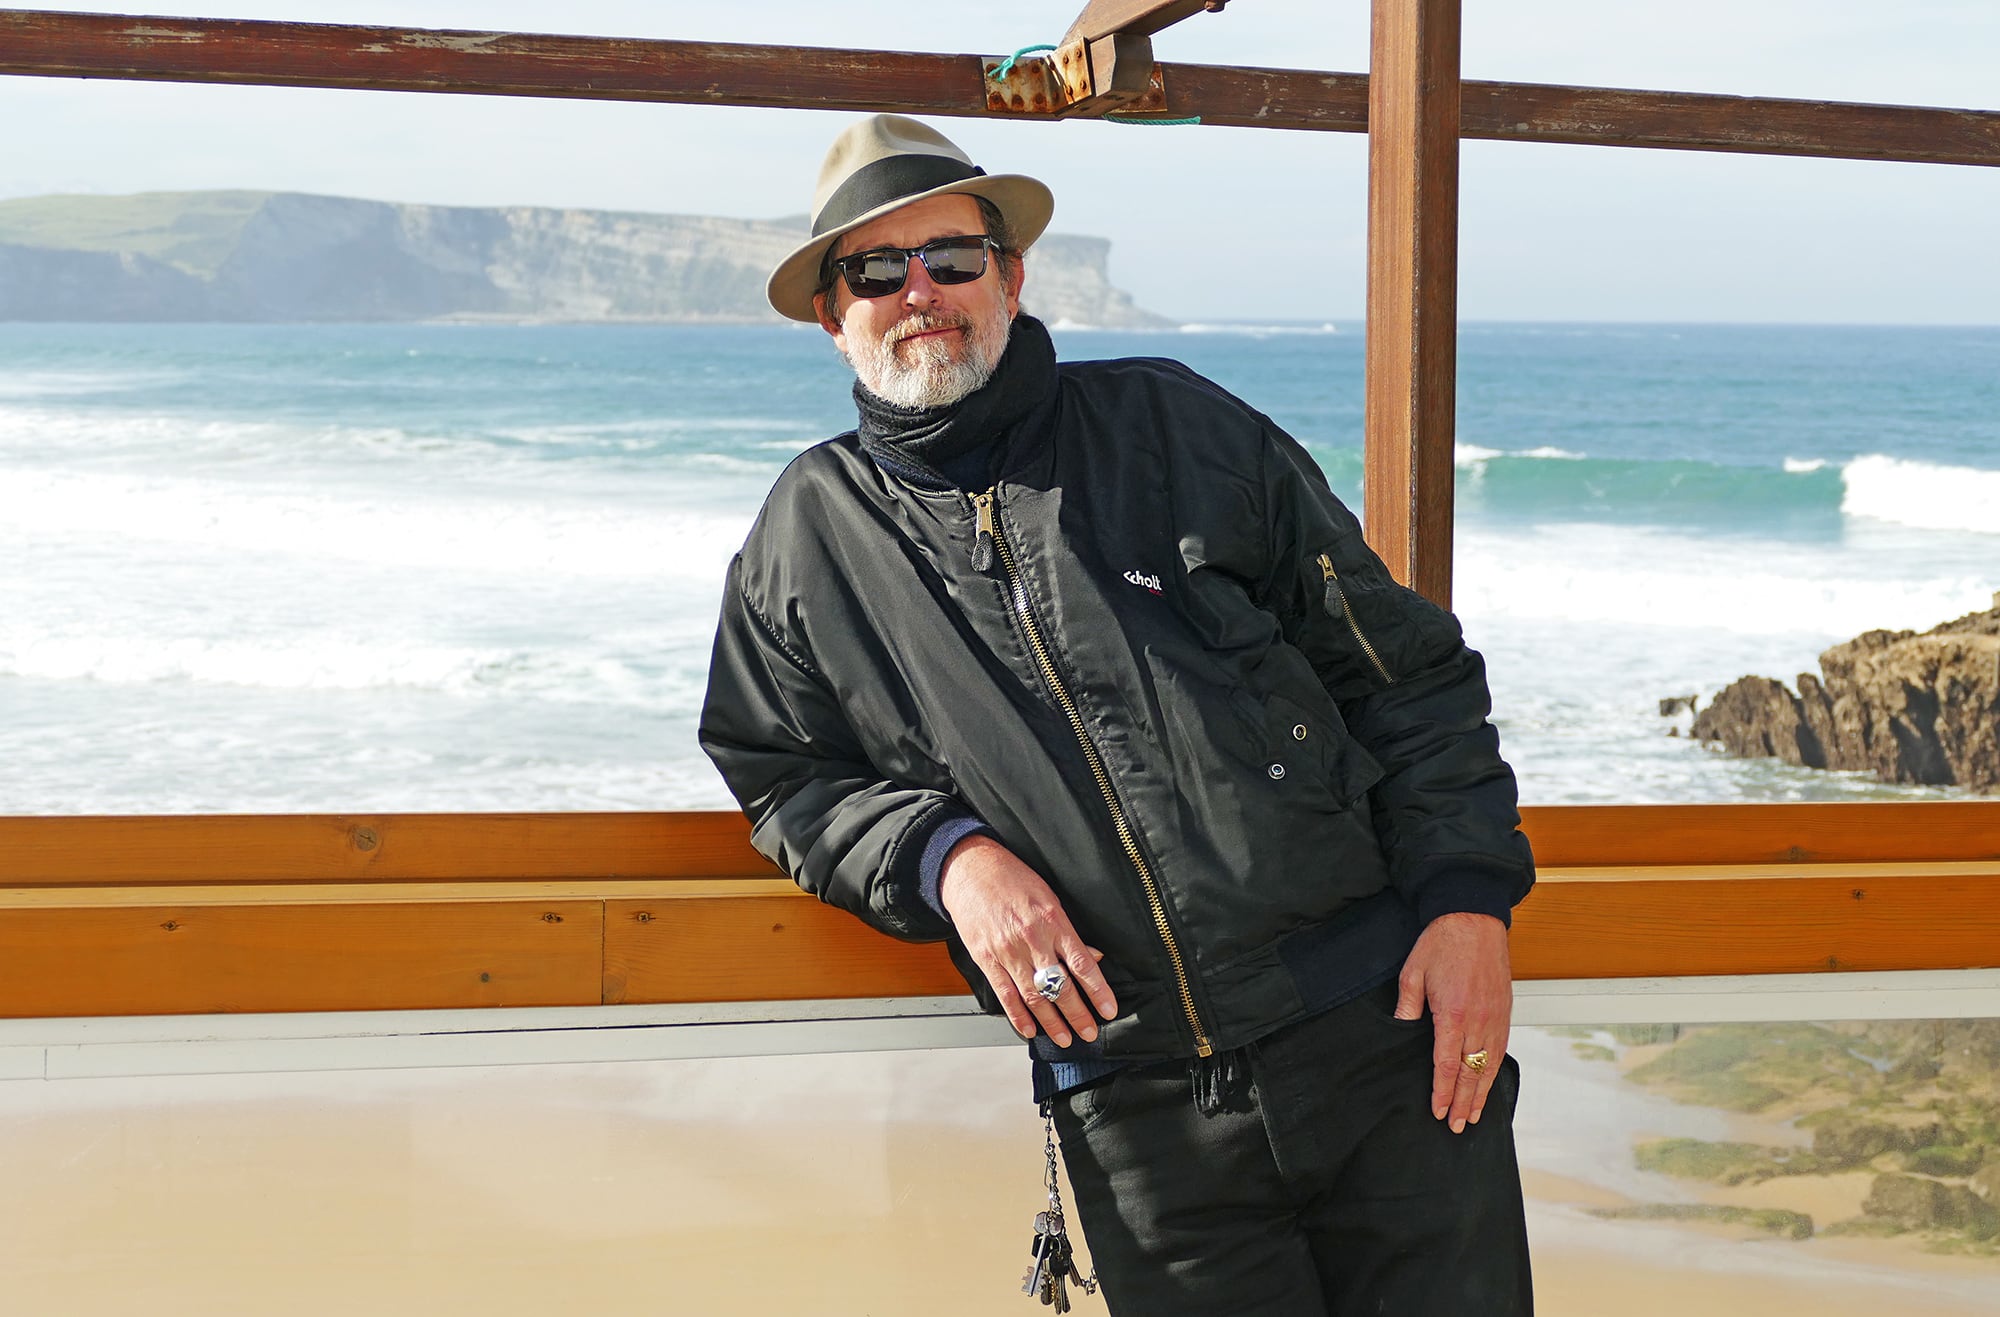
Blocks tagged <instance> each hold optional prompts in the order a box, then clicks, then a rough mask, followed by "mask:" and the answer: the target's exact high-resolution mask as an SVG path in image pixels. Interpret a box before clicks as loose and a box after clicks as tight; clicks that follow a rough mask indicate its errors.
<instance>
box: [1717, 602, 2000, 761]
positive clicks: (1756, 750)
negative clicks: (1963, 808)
mask: <svg viewBox="0 0 2000 1317" xmlns="http://www.w3.org/2000/svg"><path fill="white" fill-rule="evenodd" d="M1819 666H1820V675H1819V676H1817V677H1815V676H1814V675H1813V674H1811V673H1809V672H1808V673H1801V674H1799V679H1798V687H1799V689H1798V693H1797V694H1796V695H1794V694H1793V693H1792V692H1791V691H1790V690H1788V689H1786V687H1785V685H1784V684H1783V683H1782V682H1779V681H1776V680H1774V679H1772V678H1770V677H1744V678H1743V679H1742V680H1740V681H1737V682H1736V683H1734V684H1733V685H1731V686H1729V687H1728V688H1726V689H1725V690H1723V691H1722V692H1721V693H1720V694H1718V695H1717V696H1716V697H1715V698H1714V699H1713V700H1711V701H1710V702H1709V705H1708V707H1707V708H1705V709H1703V710H1702V711H1701V712H1700V714H1699V715H1697V716H1696V718H1695V720H1694V727H1693V729H1692V733H1691V734H1692V735H1693V736H1694V737H1696V738H1697V739H1699V740H1701V741H1704V742H1707V743H1710V744H1714V745H1719V746H1720V747H1721V748H1722V749H1723V750H1725V751H1727V752H1728V753H1729V754H1732V755H1737V756H1740V757H1744V758H1756V757H1764V756H1769V757H1775V758H1778V759H1782V760H1784V761H1785V762H1786V763H1789V764H1796V765H1799V766H1801V767H1804V768H1830V769H1836V770H1842V771H1866V772H1872V773H1874V774H1875V775H1876V776H1877V777H1878V778H1880V779H1881V780H1882V781H1884V782H1910V783H1921V784H1927V785H1932V786H1960V787H1969V788H1972V789H1974V790H1981V791H1991V790H1995V789H2000V596H1995V606H1994V607H1993V608H1991V609H1989V610H1987V611H1986V612H1983V613H1971V614H1968V615H1967V616H1965V617H1961V618H1959V619H1957V620H1956V621H1952V622H1947V623H1945V624H1944V625H1943V626H1940V627H1936V628H1933V629H1932V630H1930V631H1926V632H1924V633H1922V634H1921V635H1920V634H1918V633H1916V632H1914V631H1869V632H1866V633H1864V634H1862V635H1859V636H1856V637H1855V638H1854V639H1853V640H1850V641H1848V642H1846V643H1845V644H1841V645H1835V646H1834V647H1833V648H1832V649H1829V650H1827V651H1826V652H1825V653H1823V654H1821V655H1820V656H1819Z"/></svg>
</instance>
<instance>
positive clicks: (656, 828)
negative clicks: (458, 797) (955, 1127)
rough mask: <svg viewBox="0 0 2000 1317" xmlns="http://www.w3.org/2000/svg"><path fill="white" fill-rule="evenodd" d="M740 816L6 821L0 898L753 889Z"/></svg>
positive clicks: (746, 832)
mask: <svg viewBox="0 0 2000 1317" xmlns="http://www.w3.org/2000/svg"><path fill="white" fill-rule="evenodd" d="M776 873H777V870H776V869H775V868H773V867H772V865H771V864H770V862H769V861H767V860H765V859H764V858H763V857H762V856H760V855H758V854H757V853H756V852H755V851H753V850H752V849H751V848H750V828H749V825H748V824H747V823H746V822H745V821H744V819H743V816H742V815H741V814H739V813H737V812H735V811H734V810H729V811H722V810H689V811H683V812H676V813H578V814H351V815H309V814H303V815H182V816H118V817H73V818H48V817H36V818H0V886H9V887H12V886H28V885H34V884H43V883H105V884H112V885H127V884H133V883H200V882H296V881H300V880H310V879H340V880H343V881H350V882H406V881H412V880H443V879H450V880H467V879H477V878H486V877H493V878H508V879H522V878H552V879H566V878H586V877H589V878H607V879H608V878H645V879H652V878H683V877H686V878H739V877H740V878H758V877H770V876H772V875H774V874H776Z"/></svg>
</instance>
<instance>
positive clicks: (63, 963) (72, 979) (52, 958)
mask: <svg viewBox="0 0 2000 1317" xmlns="http://www.w3.org/2000/svg"><path fill="white" fill-rule="evenodd" d="M602 947H603V905H602V903H601V902H596V901H565V902H546V903H542V904H515V903H492V902H462V901H443V902H435V903H429V904H421V903H419V904H396V905H369V904H337V905H295V906H286V905H269V904H251V903H244V904H239V905H223V906H211V905H135V906H125V907H113V908H101V909H68V910H61V909H57V910H46V909H45V910H21V909H16V910H0V1017H7V1018H23V1017H42V1016H73V1015H171V1014H221V1013H232V1012H243V1011H334V1010H423V1009H437V1008H455V1007H471V1006H580V1005H595V1004H597V1003H598V1002H599V1001H600V1000H601V994H602V955H603V951H602Z"/></svg>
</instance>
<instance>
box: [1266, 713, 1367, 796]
mask: <svg viewBox="0 0 2000 1317" xmlns="http://www.w3.org/2000/svg"><path fill="white" fill-rule="evenodd" d="M1261 725H1262V731H1263V734H1264V747H1265V750H1266V752H1267V754H1268V756H1269V757H1268V758H1267V759H1266V761H1265V763H1264V775H1265V776H1266V777H1267V778H1269V779H1270V780H1271V782H1272V783H1273V784H1274V785H1279V786H1283V785H1287V784H1293V783H1294V781H1295V779H1297V781H1296V785H1298V786H1303V787H1307V788H1313V789H1318V790H1322V791H1325V792H1326V793H1327V794H1329V795H1330V796H1332V798H1333V802H1334V803H1335V804H1336V805H1339V806H1342V807H1345V806H1347V805H1351V804H1353V803H1354V802H1355V801H1356V800H1358V799H1360V797H1361V796H1362V795H1363V794H1364V793H1365V792H1366V791H1367V790H1368V788H1369V787H1372V786H1374V785H1375V784H1376V783H1377V782H1379V781H1381V780H1382V765H1380V764H1379V763H1377V762H1376V761H1375V756H1373V755H1371V754H1369V753H1368V752H1367V751H1366V750H1364V749H1362V748H1361V746H1360V745H1358V744H1356V742H1355V740H1354V738H1353V737H1351V736H1349V735H1348V734H1347V725H1346V724H1345V723H1343V722H1342V721H1341V719H1340V715H1339V713H1337V712H1335V711H1334V710H1333V709H1332V708H1331V707H1328V708H1326V709H1323V710H1314V709H1310V708H1307V707H1306V706H1305V705H1302V704H1299V703H1297V702H1295V701H1293V700H1291V699H1288V698H1286V697H1285V696H1283V695H1276V694H1273V695H1269V696H1266V697H1265V700H1264V705H1263V710H1262V719H1261Z"/></svg>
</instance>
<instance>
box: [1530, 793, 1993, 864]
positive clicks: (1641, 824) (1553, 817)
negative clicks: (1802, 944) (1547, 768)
mask: <svg viewBox="0 0 2000 1317" xmlns="http://www.w3.org/2000/svg"><path fill="white" fill-rule="evenodd" d="M1521 826H1522V829H1523V830H1524V831H1525V832H1526V833H1527V834H1528V839H1529V840H1530V841H1531V842H1533V843H1534V848H1535V859H1536V861H1537V862H1538V863H1539V864H1541V865H1542V866H1544V867H1557V868H1560V867H1566V866H1575V865H1646V864H1843V863H1887V862H1896V861H1926V860H1993V859H2000V797H1996V798H1993V799H1989V800H1963V801H1960V800H1952V801H1943V800H1940V801H1868V802H1859V803H1854V804H1806V805H1543V806H1529V807H1527V808H1524V809H1523V810H1522V811H1521Z"/></svg>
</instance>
